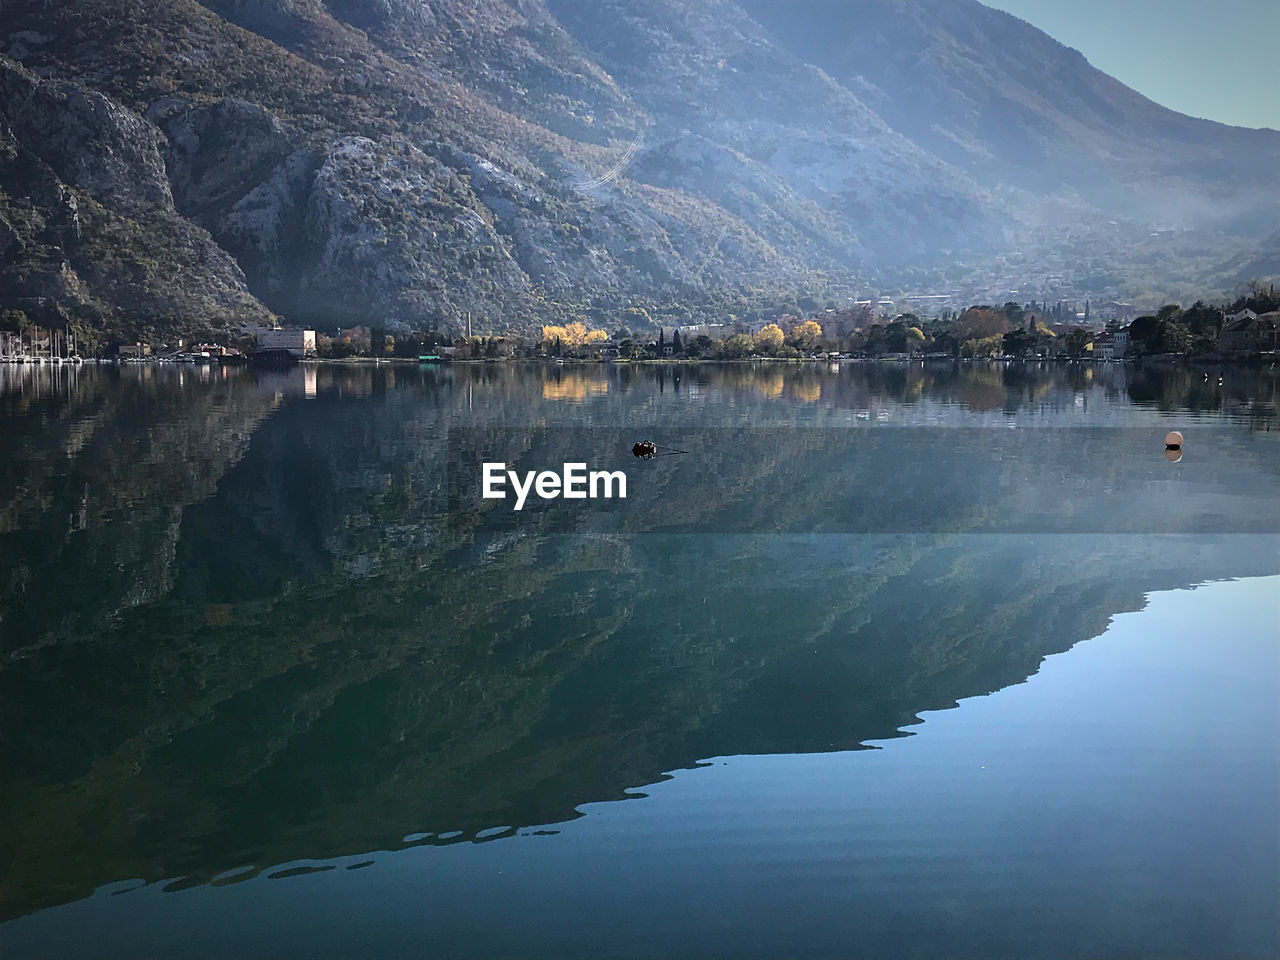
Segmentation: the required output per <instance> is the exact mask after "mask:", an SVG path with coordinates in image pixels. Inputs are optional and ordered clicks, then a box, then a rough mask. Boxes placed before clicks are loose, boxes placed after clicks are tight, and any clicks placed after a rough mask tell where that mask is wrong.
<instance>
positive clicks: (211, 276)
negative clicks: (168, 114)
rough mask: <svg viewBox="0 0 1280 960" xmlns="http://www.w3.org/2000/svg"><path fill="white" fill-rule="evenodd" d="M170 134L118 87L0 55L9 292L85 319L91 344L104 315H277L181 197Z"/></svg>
mask: <svg viewBox="0 0 1280 960" xmlns="http://www.w3.org/2000/svg"><path fill="white" fill-rule="evenodd" d="M164 143H165V138H164V136H163V135H162V134H161V133H160V131H159V130H158V129H156V127H155V126H154V125H152V124H151V123H150V122H149V121H147V120H146V119H144V118H143V117H140V116H138V115H137V114H136V113H134V112H132V111H130V110H128V109H127V108H125V107H123V106H122V105H121V104H119V103H117V102H115V101H113V100H111V99H110V98H108V97H106V96H103V95H102V94H99V93H95V92H93V91H91V90H86V89H84V88H82V87H80V86H79V85H77V84H75V83H72V82H69V81H63V80H39V79H38V78H37V77H35V76H34V75H32V74H30V73H29V72H27V71H26V70H24V69H23V68H22V67H21V66H19V65H17V64H15V63H14V62H13V61H10V60H7V59H4V58H0V221H2V222H3V223H4V225H5V226H4V228H3V229H0V242H3V244H4V246H5V247H6V250H7V251H8V253H10V254H11V255H12V256H11V257H9V256H7V257H6V268H5V269H4V270H3V271H0V298H3V300H4V301H5V302H6V304H9V305H13V306H16V307H18V308H20V309H22V310H23V311H24V312H26V313H27V314H28V315H29V316H31V317H32V319H35V320H38V321H45V322H71V321H79V322H81V323H84V324H88V325H89V328H88V329H87V330H86V331H85V336H84V338H83V340H84V342H87V343H90V344H92V343H93V342H94V340H95V336H94V330H93V328H94V327H95V326H96V327H97V328H98V329H101V328H102V326H103V325H109V326H110V328H111V329H112V330H115V331H130V332H132V331H140V330H141V329H143V328H146V327H150V326H152V325H154V324H156V323H162V324H165V325H168V326H176V327H178V328H179V329H183V328H191V329H200V328H202V327H206V326H210V325H217V326H221V325H225V324H229V323H232V322H236V321H239V320H242V319H257V320H266V319H268V318H269V317H270V312H269V311H268V310H267V309H266V308H265V307H263V306H262V304H261V303H259V302H258V301H257V300H256V299H255V298H254V297H253V296H252V295H251V294H250V293H249V292H248V289H247V287H246V284H245V279H244V275H243V273H242V272H241V270H240V268H239V266H238V265H237V264H236V262H235V260H234V259H233V258H232V257H231V256H230V255H229V254H228V253H226V252H225V251H224V250H222V249H221V248H220V247H219V246H218V245H217V244H216V243H215V242H214V241H213V239H212V238H211V237H210V236H209V235H208V233H206V232H205V231H204V230H202V229H200V228H199V227H197V226H195V225H193V224H192V223H190V222H189V221H187V220H185V219H184V218H183V217H181V216H180V215H179V214H178V212H177V210H176V209H175V208H174V203H173V194H172V191H171V189H170V185H169V180H168V177H167V173H166V169H165V164H164V160H163V157H162V153H161V150H162V146H163V145H164ZM9 264H12V265H11V266H10V265H9Z"/></svg>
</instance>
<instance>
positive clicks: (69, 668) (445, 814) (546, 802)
mask: <svg viewBox="0 0 1280 960" xmlns="http://www.w3.org/2000/svg"><path fill="white" fill-rule="evenodd" d="M322 372H324V373H326V378H327V377H329V376H330V375H329V374H328V373H327V372H326V371H322ZM475 372H476V374H477V376H476V378H475V382H474V383H470V387H471V389H470V390H468V389H467V386H468V382H469V381H470V380H471V379H472V374H471V371H467V370H455V371H450V372H447V373H444V374H427V375H423V376H419V375H418V374H417V373H416V371H415V372H414V373H413V374H401V375H400V376H399V377H398V382H396V383H395V384H388V382H387V378H386V377H385V376H383V375H382V373H377V374H374V373H371V372H369V371H367V370H366V371H359V372H357V373H355V374H353V375H351V376H349V377H348V376H346V375H345V374H341V375H335V376H334V377H333V379H325V380H323V381H322V383H321V388H320V389H319V390H318V392H317V393H316V396H315V398H314V399H306V393H305V392H304V391H299V395H298V397H297V399H296V401H295V399H294V398H293V397H292V395H291V387H290V386H289V383H284V384H280V385H272V384H270V383H263V382H260V381H257V380H255V379H253V378H252V377H250V376H247V375H246V376H245V377H243V378H236V379H233V380H231V381H228V382H227V384H225V385H222V386H219V387H218V388H217V389H212V388H209V387H205V388H202V389H193V390H187V389H185V387H184V388H183V389H177V387H176V386H175V385H174V384H168V385H167V386H166V387H164V388H163V389H162V388H159V387H157V388H155V389H154V392H153V394H154V395H152V396H147V395H146V391H145V390H144V387H145V386H146V385H145V384H132V385H127V384H125V385H122V384H103V383H97V384H95V385H94V386H93V387H92V389H90V387H89V385H88V384H86V385H84V387H83V389H84V390H85V395H84V396H83V397H81V398H79V399H77V398H75V397H74V396H73V398H72V400H71V401H70V402H59V403H56V404H55V403H53V402H52V401H50V406H49V408H48V410H47V412H45V413H43V414H42V423H43V426H42V427H41V429H40V431H39V432H37V431H36V429H35V426H36V424H35V422H34V421H33V420H32V419H30V418H28V419H24V418H23V417H20V416H15V415H12V414H13V413H14V411H12V409H9V408H6V409H7V410H8V413H9V414H11V415H9V416H6V425H7V427H8V426H9V425H12V426H14V427H15V429H13V430H9V429H6V431H5V433H4V434H3V436H4V437H5V438H6V439H5V440H4V441H3V442H4V443H6V444H11V443H12V444H14V446H13V449H14V450H19V451H26V453H25V454H24V456H25V457H26V458H27V462H28V463H29V464H30V469H28V470H27V471H26V472H25V473H24V474H22V475H18V476H11V475H9V474H5V475H4V476H3V477H2V478H0V480H2V482H3V483H4V487H3V488H2V489H3V492H4V498H5V499H4V503H3V506H2V507H0V509H3V510H4V514H3V515H4V516H5V517H6V518H8V519H7V525H6V527H5V528H4V530H3V532H0V549H2V550H3V551H4V552H5V556H6V559H7V558H8V557H15V558H16V564H15V566H14V567H13V569H21V570H24V571H25V573H24V574H23V577H22V580H21V582H20V583H19V582H16V581H9V582H6V583H4V584H3V586H2V590H0V610H3V611H4V616H5V620H4V628H5V640H4V644H5V648H6V650H7V651H16V652H17V655H16V656H11V657H8V658H7V659H6V660H4V661H3V662H0V729H2V730H3V731H4V734H3V736H4V739H3V746H2V751H3V752H2V754H0V763H2V764H3V766H4V769H5V770H6V777H5V780H4V786H3V787H2V788H0V807H2V813H3V819H4V822H6V823H10V824H18V825H20V826H21V828H20V829H15V830H11V831H9V832H8V833H7V835H6V838H5V840H4V841H3V847H4V849H3V856H4V859H5V861H6V863H7V868H6V870H5V877H6V878H8V879H6V880H5V881H4V886H3V887H2V888H0V901H2V902H3V907H2V908H0V910H2V912H3V914H4V915H14V914H18V913H24V912H27V911H30V910H32V909H36V908H39V907H41V906H46V905H49V904H52V903H57V902H62V901H65V900H68V899H72V898H74V897H77V896H80V895H83V894H86V893H88V892H89V891H90V890H91V889H93V888H94V887H95V886H97V885H99V884H101V883H105V882H108V881H113V880H119V879H123V878H127V877H144V878H147V879H160V878H168V877H177V876H184V877H187V878H188V882H203V881H206V880H208V879H210V878H211V877H213V876H215V875H216V874H217V873H219V872H220V871H223V870H226V869H228V868H231V867H235V866H238V865H243V864H254V865H256V866H258V867H265V866H268V865H270V864H275V863H280V862H284V861H289V860H294V859H300V858H315V857H329V856H335V855H339V854H348V853H355V852H361V851H366V850H371V849H376V848H383V847H387V846H398V845H399V844H400V839H399V838H400V837H402V836H403V835H405V834H408V833H412V832H417V831H424V832H425V831H431V832H436V833H439V832H445V831H454V830H460V831H463V836H464V837H469V836H472V835H473V834H474V833H475V832H476V831H479V830H482V829H485V828H490V827H495V826H501V825H507V826H519V825H527V824H536V823H548V822H554V821H557V820H562V819H565V818H568V817H572V816H574V815H575V813H574V810H575V807H576V806H578V805H580V804H582V803H584V802H587V801H592V800H600V799H608V798H618V797H621V796H622V795H623V791H624V790H625V789H626V788H628V787H632V786H636V785H641V784H644V783H647V782H652V781H653V780H655V779H657V778H659V777H660V776H661V775H662V773H663V772H664V771H668V770H672V769H675V768H678V767H683V766H687V765H689V764H692V763H695V762H697V761H699V760H701V759H704V758H707V757H711V756H716V755H727V754H744V753H764V752H780V751H790V752H798V751H819V750H839V749H853V748H856V747H858V746H859V745H860V744H861V743H863V742H864V741H866V740H869V739H878V738H884V737H889V736H893V735H895V732H896V731H898V729H899V728H900V727H902V726H904V725H907V724H910V723H911V722H912V720H913V718H914V716H915V715H916V714H917V713H919V712H920V711H922V710H929V709H938V708H943V707H946V706H948V705H951V704H953V703H954V702H955V701H956V700H957V699H960V698H963V697H969V696H975V695H979V694H983V693H987V692H990V691H993V690H996V689H999V688H1001V687H1003V686H1006V685H1008V684H1011V683H1017V682H1020V681H1021V680H1023V679H1025V678H1026V677H1027V676H1028V675H1029V674H1031V673H1033V672H1035V670H1036V669H1037V667H1038V664H1039V662H1040V660H1041V658H1043V657H1044V656H1045V655H1047V654H1050V653H1054V652H1058V651H1061V650H1065V649H1067V648H1068V647H1070V646H1071V645H1072V644H1074V643H1076V642H1078V641H1080V640H1083V639H1086V638H1088V637H1092V636H1096V635H1097V634H1098V633H1100V632H1101V631H1102V629H1103V627H1104V626H1105V624H1106V621H1107V619H1108V618H1109V617H1110V616H1111V615H1113V614H1115V613H1117V612H1120V611H1122V610H1129V609H1135V608H1137V607H1138V606H1140V605H1141V603H1142V598H1143V595H1144V594H1145V593H1147V592H1150V591H1153V590H1161V589H1169V588H1173V587H1178V586H1184V585H1186V584H1189V583H1193V582H1198V581H1202V580H1206V579H1213V578H1219V577H1229V576H1243V575H1254V574H1264V573H1275V572H1276V570H1277V553H1276V540H1275V538H1274V537H1264V536H1258V537H1243V536H1221V537H1189V536H1188V537H1169V536H1096V535H1066V536H1061V535H1059V536H1052V537H1048V536H1041V537H1015V536H1003V535H991V536H973V535H968V536H944V535H914V536H889V535H880V536H870V535H868V536H814V537H761V536H714V537H711V536H658V535H653V536H642V537H622V536H609V535H591V536H549V537H548V536H540V535H538V528H537V525H536V520H535V522H534V523H532V524H530V525H529V526H528V527H516V528H514V529H505V530H488V529H482V530H479V531H477V532H468V530H467V529H466V528H465V527H464V526H463V525H460V524H458V523H457V522H452V523H451V522H449V521H448V520H447V519H446V518H445V517H444V516H442V515H441V514H440V513H438V512H437V511H438V509H439V506H440V504H441V502H442V496H443V490H444V487H445V482H446V476H445V456H444V447H443V444H444V438H445V434H446V432H447V430H448V428H449V427H450V426H456V425H459V424H467V425H471V424H476V423H506V422H510V420H509V418H515V417H518V418H520V419H527V420H537V419H540V418H550V419H554V418H555V417H556V415H557V414H556V411H557V410H559V407H557V406H555V404H557V403H559V401H558V400H555V399H553V400H550V401H548V402H547V404H546V405H545V406H542V407H539V406H538V404H539V403H541V402H542V398H543V397H544V396H545V393H544V391H543V389H542V385H543V381H542V375H541V373H540V372H536V373H513V372H510V371H489V370H484V371H481V370H477V371H475ZM772 375H773V374H772V372H770V373H768V374H767V376H772ZM714 376H715V375H714V374H712V375H711V380H710V381H709V382H704V383H703V384H702V387H703V389H705V390H708V391H710V393H709V396H710V397H712V398H715V399H717V400H723V401H724V402H725V403H726V407H725V410H726V411H728V414H727V415H728V416H731V417H736V416H738V414H739V413H740V411H741V405H742V402H743V399H744V397H746V396H747V395H749V394H751V393H752V391H753V389H754V388H753V387H752V385H751V378H750V376H749V375H748V374H746V373H743V372H741V371H734V372H733V374H732V376H733V378H735V379H732V380H728V379H727V380H726V382H724V383H717V382H715V381H714ZM696 379H697V377H696V376H691V375H689V374H687V373H686V375H685V376H684V377H683V383H682V387H681V389H683V390H688V389H689V387H690V386H691V382H696ZM624 380H625V382H624ZM840 380H841V378H833V379H831V380H828V381H826V382H823V390H824V396H828V397H829V396H836V395H843V396H849V397H852V396H854V395H855V394H861V395H864V396H866V397H869V398H872V400H873V402H875V403H878V404H882V405H886V406H887V405H889V404H890V403H891V401H889V400H887V399H886V398H885V395H884V394H883V393H880V392H878V391H877V389H876V386H875V384H873V383H868V382H866V381H865V380H864V381H863V382H861V383H859V382H857V381H856V379H855V378H849V380H848V382H844V383H841V382H840ZM609 382H610V388H609V389H608V390H607V391H599V390H598V389H597V391H596V392H594V393H584V396H589V397H591V398H592V402H599V403H601V404H607V406H606V407H604V408H602V409H601V410H600V411H599V412H598V413H597V412H596V411H594V410H590V409H588V410H585V411H584V410H575V411H574V414H575V417H576V418H577V419H588V420H590V419H591V418H592V416H599V417H600V418H601V422H608V421H609V420H610V419H611V418H612V419H614V420H615V421H620V419H621V417H622V416H624V415H626V414H627V411H629V410H630V411H636V416H638V417H642V418H644V419H645V420H646V422H653V420H654V419H655V418H654V413H655V411H660V410H661V409H662V408H661V404H660V399H661V398H662V397H664V396H665V395H666V391H669V390H671V389H672V388H673V384H672V381H671V380H670V379H666V380H665V381H664V385H663V387H662V389H661V390H659V389H658V384H657V379H656V376H654V375H653V373H652V372H651V371H643V372H642V373H641V375H639V376H637V375H635V372H634V371H627V373H626V374H625V375H617V376H615V378H614V379H613V380H610V381H609ZM916 382H917V384H920V381H919V380H917V381H916ZM290 383H291V382H290ZM907 383H910V378H908V379H907ZM277 386H280V387H282V388H281V389H277ZM937 389H938V390H944V391H945V390H952V389H963V385H962V384H961V385H957V384H956V383H955V382H950V383H949V384H946V383H944V384H943V385H940V386H939V387H938V388H937ZM1072 389H1074V388H1071V387H1070V386H1069V385H1068V386H1065V387H1064V386H1063V385H1062V384H1060V383H1058V382H1056V381H1053V380H1051V381H1050V382H1049V384H1048V386H1047V387H1046V386H1045V385H1044V384H1040V386H1039V387H1034V386H1033V388H1032V391H1031V393H1032V394H1033V395H1034V394H1035V393H1036V391H1037V390H1039V391H1040V392H1039V397H1038V399H1036V400H1035V401H1034V402H1035V403H1036V404H1045V403H1048V404H1051V405H1053V404H1056V403H1057V402H1058V401H1059V400H1060V399H1061V397H1059V393H1060V391H1062V390H1066V391H1067V396H1068V397H1070V395H1071V394H1070V391H1071V390H1072ZM1081 389H1088V388H1087V387H1081ZM771 392H772V387H771V386H770V387H768V389H767V390H766V391H762V392H760V393H756V394H755V396H756V397H757V398H758V399H757V401H756V403H757V404H758V409H759V410H760V411H762V412H767V413H768V415H770V416H774V417H781V416H786V415H787V412H788V411H790V410H797V411H799V410H802V409H805V410H807V409H808V408H807V407H805V408H801V407H799V406H785V405H780V404H778V403H777V402H776V401H773V402H772V403H770V402H769V401H766V400H765V399H763V397H764V395H766V394H767V393H771ZM921 393H922V394H923V395H926V396H927V395H928V394H927V393H926V392H925V391H924V390H923V389H922V391H921ZM1018 393H1019V395H1026V394H1025V392H1024V391H1023V390H1022V389H1021V388H1020V389H1019V391H1018ZM278 394H279V396H277V395H278ZM468 394H470V396H468ZM552 394H553V395H555V396H558V395H559V394H557V392H556V391H552ZM575 395H576V393H575ZM5 402H6V404H8V403H9V400H6V401H5ZM1091 402H1094V403H1096V404H1098V405H1101V403H1102V399H1101V398H1100V397H1099V396H1097V395H1096V393H1095V394H1094V395H1093V400H1092V401H1091ZM1116 402H1120V401H1116ZM77 404H80V406H77ZM1062 406H1063V408H1064V409H1066V408H1070V407H1071V406H1072V402H1071V401H1070V400H1067V401H1064V402H1063V403H1062ZM469 407H470V409H469ZM268 412H270V413H271V415H270V416H266V414H267V413H268ZM720 412H721V409H720V408H719V407H710V408H709V409H708V408H707V407H705V406H704V407H702V408H700V409H699V410H698V411H697V415H698V416H699V417H702V418H704V419H705V418H709V419H710V420H714V419H715V418H716V417H717V416H719V415H720ZM584 414H585V417H584V416H583V415H584ZM966 415H967V414H966ZM775 422H776V421H775ZM86 432H88V433H89V436H88V437H87V439H83V440H81V441H78V442H75V443H72V442H69V441H68V439H67V438H68V437H69V436H73V435H75V436H81V435H83V434H84V433H86ZM59 458H62V459H59ZM784 462H785V457H780V459H779V465H781V464H783V463H784ZM108 467H109V468H110V469H109V470H108ZM779 469H781V466H779ZM104 471H105V472H104ZM769 475H770V471H769V470H768V469H764V470H762V471H761V474H760V482H761V483H764V484H765V485H764V486H762V487H761V489H762V490H768V491H770V492H769V495H770V496H776V493H775V492H774V488H773V487H770V486H768V485H767V483H766V481H767V480H768V477H769ZM68 476H71V477H72V479H68ZM831 482H832V481H831V479H830V478H829V477H827V476H825V475H821V474H819V475H816V476H812V477H810V478H808V480H807V481H805V480H804V478H802V477H797V478H796V479H795V481H794V483H807V486H804V487H803V488H797V489H795V490H793V496H792V497H790V498H778V500H777V502H775V503H773V504H771V507H772V509H773V510H775V511H776V512H777V513H778V514H779V515H780V516H782V517H784V518H785V517H787V516H788V515H790V514H791V513H793V512H795V511H803V510H806V509H810V505H812V504H813V503H816V502H819V501H821V499H822V498H823V497H824V496H832V495H834V494H835V491H832V490H831V489H829V487H824V484H830V483H831ZM885 482H886V483H891V482H892V477H885ZM1024 482H1034V478H1033V480H1031V481H1024ZM84 483H89V484H90V497H89V503H90V504H91V505H92V504H112V505H111V506H110V508H109V509H108V508H107V507H105V506H104V507H101V508H96V507H91V508H90V509H89V510H88V511H87V512H86V514H85V515H86V517H87V519H86V521H85V522H84V523H83V524H82V527H83V529H81V528H76V529H73V530H71V531H70V532H67V531H62V530H59V529H58V523H60V518H62V517H64V516H67V515H70V514H73V513H74V509H75V506H74V505H75V504H76V503H78V502H81V500H79V499H77V498H82V489H83V484H84ZM99 483H101V484H102V486H101V487H99V486H96V484H99ZM98 490H101V493H98V492H97V491H98ZM970 492H971V494H972V495H973V497H974V498H975V500H978V501H981V500H982V498H983V497H991V496H998V492H997V493H995V494H993V493H992V492H991V491H985V490H974V491H970ZM953 493H954V491H952V492H951V493H949V495H953ZM111 496H115V497H117V498H118V501H119V505H118V506H116V505H113V504H115V503H116V501H111V500H109V499H107V498H109V497H111ZM700 496H706V497H709V496H710V492H709V490H703V491H698V490H694V491H690V492H689V494H688V497H687V498H686V500H685V502H684V505H683V507H682V509H686V510H694V511H695V512H696V509H697V504H698V502H699V497H700ZM921 506H922V509H927V507H928V504H922V505H921ZM157 531H164V533H163V535H162V534H161V533H158V532H157ZM55 534H56V535H55ZM98 571H101V572H102V576H101V577H100V578H98V579H97V580H96V581H95V574H96V573H97V572H98ZM135 582H140V583H144V584H147V585H148V586H147V587H146V588H145V590H144V591H143V592H142V593H139V594H137V598H136V599H135V601H133V602H130V603H125V602H122V601H121V597H122V596H123V595H128V593H129V590H130V589H132V588H131V584H132V583H135ZM24 584H25V587H24V586H23V585H24ZM24 590H25V591H26V592H25V593H24ZM33 595H34V596H36V597H39V598H40V603H39V604H37V607H38V608H39V609H42V610H43V609H45V608H48V611H49V612H46V613H32V612H31V608H30V606H28V604H27V603H26V600H25V598H26V597H29V596H33ZM69 825H74V826H71V827H69Z"/></svg>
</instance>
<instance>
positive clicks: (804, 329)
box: [789, 320, 822, 350]
mask: <svg viewBox="0 0 1280 960" xmlns="http://www.w3.org/2000/svg"><path fill="white" fill-rule="evenodd" d="M820 336H822V327H820V326H819V325H818V323H817V321H815V320H806V321H805V322H804V323H802V324H799V325H798V326H797V327H796V328H795V329H794V330H792V331H791V336H790V337H789V339H790V341H791V345H792V346H793V347H797V348H799V349H801V350H812V349H813V347H814V345H815V344H816V343H817V342H818V338H819V337H820Z"/></svg>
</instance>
